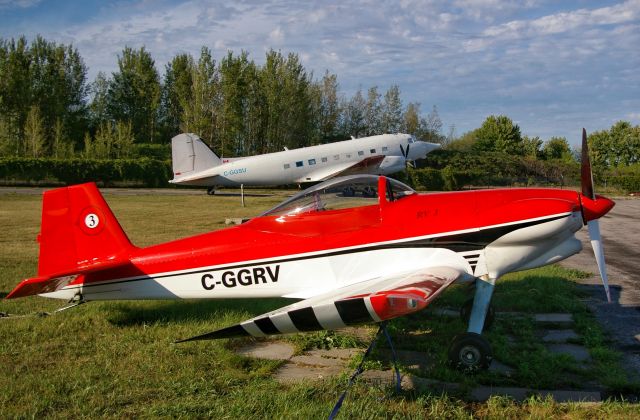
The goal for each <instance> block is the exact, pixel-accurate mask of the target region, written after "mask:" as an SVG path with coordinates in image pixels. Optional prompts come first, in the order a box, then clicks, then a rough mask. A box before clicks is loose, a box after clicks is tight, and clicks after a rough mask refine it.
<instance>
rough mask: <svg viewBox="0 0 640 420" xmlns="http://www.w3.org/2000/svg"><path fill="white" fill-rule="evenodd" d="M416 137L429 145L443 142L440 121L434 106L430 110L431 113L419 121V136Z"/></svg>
mask: <svg viewBox="0 0 640 420" xmlns="http://www.w3.org/2000/svg"><path fill="white" fill-rule="evenodd" d="M418 137H419V138H420V139H421V140H424V141H428V142H431V143H442V142H443V141H444V138H443V135H442V120H441V119H440V114H439V113H438V108H437V107H436V106H435V105H434V106H433V107H432V108H431V112H429V114H427V117H426V118H421V119H420V134H419V135H418Z"/></svg>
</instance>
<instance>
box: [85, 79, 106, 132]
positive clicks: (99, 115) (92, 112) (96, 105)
mask: <svg viewBox="0 0 640 420" xmlns="http://www.w3.org/2000/svg"><path fill="white" fill-rule="evenodd" d="M110 83H111V81H110V80H109V79H108V77H107V75H105V74H104V73H103V72H99V73H98V75H97V76H96V79H95V80H94V81H93V83H91V85H90V87H89V92H90V95H91V102H90V103H89V116H90V120H91V126H92V128H97V127H98V126H99V125H100V124H103V123H105V122H106V121H109V120H110V119H111V117H110V115H109V85H110Z"/></svg>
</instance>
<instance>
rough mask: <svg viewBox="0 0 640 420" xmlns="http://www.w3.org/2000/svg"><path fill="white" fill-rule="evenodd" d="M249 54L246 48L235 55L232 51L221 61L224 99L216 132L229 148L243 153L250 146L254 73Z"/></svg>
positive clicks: (222, 99)
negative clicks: (249, 105)
mask: <svg viewBox="0 0 640 420" xmlns="http://www.w3.org/2000/svg"><path fill="white" fill-rule="evenodd" d="M248 56H249V54H248V53H247V52H246V51H242V52H241V53H240V55H239V56H234V55H233V53H232V52H231V51H229V52H228V53H227V56H226V57H224V58H223V59H222V61H221V62H220V70H219V72H220V99H221V108H220V112H219V113H218V127H217V130H218V131H217V133H216V135H217V136H218V137H219V139H220V142H221V144H222V145H225V146H226V148H225V152H226V151H227V150H228V151H230V152H231V153H232V154H233V155H236V156H238V155H243V154H245V151H246V150H247V149H249V147H248V145H247V144H246V126H245V124H246V122H247V118H246V114H247V111H248V106H247V105H248V99H249V94H248V91H249V86H250V84H251V80H250V78H251V77H253V75H254V74H253V72H252V71H251V68H250V67H251V64H252V63H250V61H249V59H248Z"/></svg>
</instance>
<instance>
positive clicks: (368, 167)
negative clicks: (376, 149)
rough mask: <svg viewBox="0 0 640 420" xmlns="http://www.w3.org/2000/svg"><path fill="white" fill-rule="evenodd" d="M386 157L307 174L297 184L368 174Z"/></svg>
mask: <svg viewBox="0 0 640 420" xmlns="http://www.w3.org/2000/svg"><path fill="white" fill-rule="evenodd" d="M384 158H385V156H383V155H378V156H369V157H367V158H364V159H362V160H360V161H358V162H355V163H350V162H347V163H343V164H340V165H331V166H329V167H328V168H322V169H319V170H317V171H313V172H311V173H308V174H305V175H304V176H303V177H301V178H300V179H298V180H297V181H296V182H318V181H326V180H327V179H329V178H333V177H336V176H344V175H356V174H368V173H371V171H373V170H375V169H376V168H378V167H379V166H380V163H382V161H383V160H384Z"/></svg>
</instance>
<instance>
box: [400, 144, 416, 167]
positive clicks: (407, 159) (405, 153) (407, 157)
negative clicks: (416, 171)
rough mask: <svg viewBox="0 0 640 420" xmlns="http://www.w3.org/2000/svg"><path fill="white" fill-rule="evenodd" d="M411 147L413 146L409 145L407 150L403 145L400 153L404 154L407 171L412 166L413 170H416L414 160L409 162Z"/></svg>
mask: <svg viewBox="0 0 640 420" xmlns="http://www.w3.org/2000/svg"><path fill="white" fill-rule="evenodd" d="M410 147H411V144H407V148H406V149H405V148H404V147H403V146H402V145H400V152H401V153H402V156H404V162H405V171H406V170H407V168H408V167H409V166H411V167H412V168H414V167H415V166H414V164H413V161H412V160H409V148H410Z"/></svg>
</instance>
